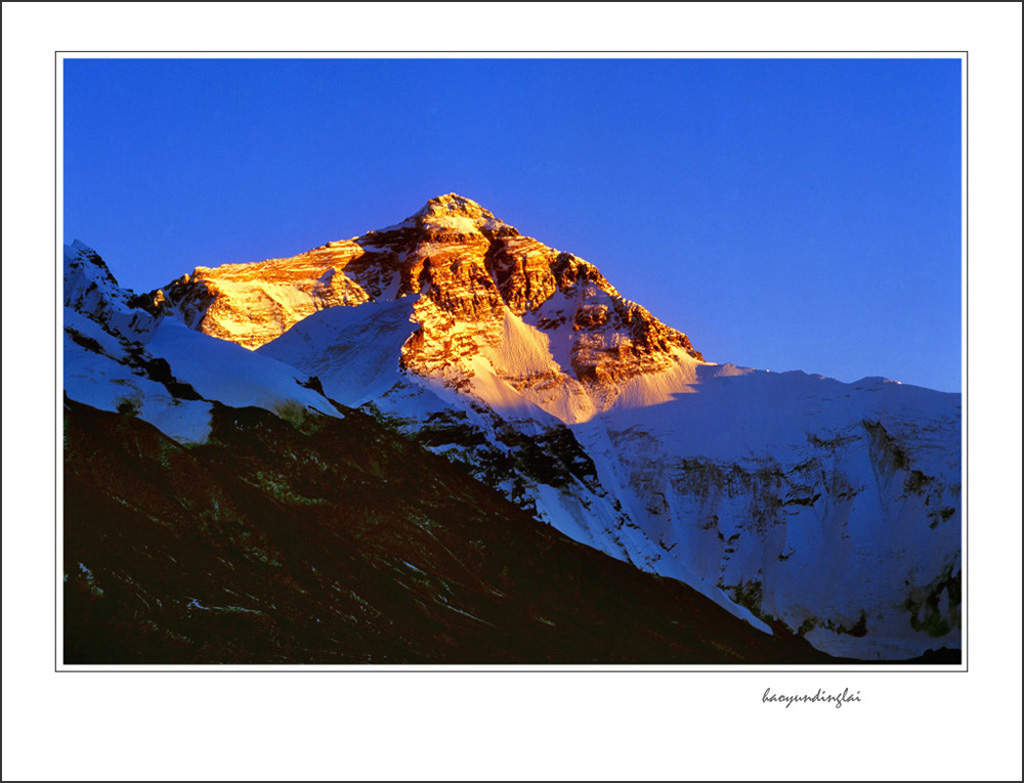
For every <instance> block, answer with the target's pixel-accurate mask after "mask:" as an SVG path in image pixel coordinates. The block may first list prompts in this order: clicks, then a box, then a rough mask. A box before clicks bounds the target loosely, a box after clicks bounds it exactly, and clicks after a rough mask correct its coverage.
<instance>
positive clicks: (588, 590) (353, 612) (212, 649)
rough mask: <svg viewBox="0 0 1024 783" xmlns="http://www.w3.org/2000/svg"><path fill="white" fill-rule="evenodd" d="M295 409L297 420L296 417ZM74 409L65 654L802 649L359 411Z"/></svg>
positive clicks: (197, 659) (482, 658)
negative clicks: (188, 417)
mask: <svg viewBox="0 0 1024 783" xmlns="http://www.w3.org/2000/svg"><path fill="white" fill-rule="evenodd" d="M300 419H301V420H300ZM293 423H294V424H295V425H297V426H293V424H289V423H288V422H285V421H283V420H281V419H279V418H277V417H275V416H273V415H271V414H269V413H267V412H265V411H262V410H259V409H255V408H245V409H236V408H227V407H223V406H218V407H217V408H216V409H215V412H214V421H213V434H212V436H211V439H210V441H209V443H207V444H205V445H202V446H192V447H184V446H181V445H179V444H177V443H176V442H174V441H172V440H170V439H169V438H167V437H165V436H164V435H163V434H161V433H160V432H159V431H158V430H157V429H155V428H154V427H152V426H151V425H149V424H147V423H145V422H143V421H140V420H138V419H136V418H134V417H132V416H131V415H127V414H113V413H107V412H103V411H99V410H96V409H94V408H91V407H88V406H85V405H81V404H79V403H76V402H73V401H70V400H66V401H65V407H64V427H65V430H64V432H65V463H64V465H65V468H64V574H65V575H64V656H65V663H106V664H110V663H152V664H167V663H269V664H280V663H465V664H469V663H634V662H635V663H751V662H756V663H767V662H771V663H804V662H817V663H823V662H827V661H829V660H831V659H829V658H828V657H827V656H825V655H824V654H822V653H820V652H817V651H815V650H814V649H812V648H811V647H810V646H809V645H808V644H806V643H805V642H804V641H803V640H802V639H800V638H798V637H794V636H789V635H783V634H781V633H779V632H777V633H776V635H775V636H774V637H773V636H768V635H766V634H762V633H760V632H758V631H756V630H755V629H753V628H752V627H750V626H749V625H748V624H746V623H745V622H743V621H741V620H738V619H736V618H735V617H733V616H732V615H730V614H729V613H727V612H726V611H724V610H723V609H721V608H720V607H718V606H717V605H715V604H714V603H712V602H711V601H709V600H707V599H706V598H704V597H703V596H701V595H700V594H698V593H696V592H695V591H694V590H692V589H691V588H689V587H687V586H686V585H684V584H682V583H681V582H678V581H675V580H672V579H666V578H659V577H656V576H652V575H650V574H647V573H643V572H641V571H639V570H637V569H636V568H634V567H633V566H631V565H629V564H627V563H623V562H620V561H617V560H613V559H612V558H610V557H608V556H606V555H603V554H601V553H599V552H597V551H595V550H593V549H590V548H589V547H586V546H583V545H581V544H578V543H575V542H573V541H571V540H570V539H568V538H567V537H565V536H564V535H562V534H561V533H559V532H558V531H556V530H555V529H553V528H550V527H546V526H544V525H542V524H541V523H538V522H537V521H536V520H534V519H532V518H530V517H529V516H528V515H527V514H526V513H524V512H523V511H521V510H519V509H518V508H516V507H515V506H513V505H512V504H511V503H509V502H508V501H506V500H505V499H504V498H503V497H501V496H500V495H499V494H498V493H497V492H494V491H492V490H490V489H489V488H488V487H486V486H484V485H483V484H480V483H479V482H477V481H475V480H474V479H472V478H470V477H469V476H468V475H466V474H465V473H464V472H463V471H462V469H461V468H459V467H458V466H456V465H453V464H451V463H449V462H448V461H447V460H445V459H444V458H442V457H440V456H437V455H433V454H430V453H428V452H426V451H424V450H423V449H421V448H420V447H418V446H415V445H414V444H412V443H411V442H409V441H407V440H405V439H403V438H401V437H400V436H397V435H395V434H394V433H392V432H390V431H389V430H387V429H385V428H384V427H382V426H381V425H379V424H378V423H377V422H375V421H374V420H373V419H372V418H369V417H367V416H364V415H362V414H359V413H356V412H354V411H353V412H349V413H347V415H346V418H345V419H344V420H333V419H328V418H327V417H321V416H316V417H310V416H308V415H307V416H305V417H304V418H303V415H302V414H300V413H296V417H295V421H294V422H293Z"/></svg>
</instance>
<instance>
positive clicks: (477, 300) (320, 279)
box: [150, 193, 702, 421]
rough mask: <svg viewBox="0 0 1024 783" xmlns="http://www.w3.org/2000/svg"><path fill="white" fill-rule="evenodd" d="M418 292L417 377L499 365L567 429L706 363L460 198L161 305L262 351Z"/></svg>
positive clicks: (206, 272)
mask: <svg viewBox="0 0 1024 783" xmlns="http://www.w3.org/2000/svg"><path fill="white" fill-rule="evenodd" d="M414 295H419V296H418V299H417V301H416V304H415V306H414V308H413V313H412V315H411V317H412V319H413V320H414V321H415V322H416V323H418V324H419V329H418V330H417V331H416V332H415V333H414V334H413V335H411V336H410V338H409V339H408V341H407V343H406V344H405V346H404V347H403V350H402V364H403V366H404V367H406V368H408V369H410V370H411V371H413V372H416V373H418V374H420V375H425V376H435V377H439V378H443V379H445V380H446V381H447V382H448V383H450V384H453V385H454V384H459V383H460V382H462V383H465V382H466V380H467V379H468V378H469V377H471V375H472V374H473V372H474V369H475V368H474V364H483V363H489V364H490V366H491V368H492V369H493V371H494V373H495V375H496V376H497V377H498V378H499V379H500V380H501V381H502V382H503V383H507V384H509V385H510V386H512V387H513V388H514V389H515V390H516V392H518V393H520V394H524V395H525V396H526V397H527V398H528V399H530V400H531V401H532V402H534V403H536V404H537V405H539V406H540V407H541V408H544V409H545V410H548V411H549V412H551V413H553V414H554V415H556V416H558V417H559V418H561V419H563V420H574V421H575V420H580V419H585V418H589V417H590V416H592V415H593V414H594V413H595V412H596V411H598V410H601V409H604V408H605V407H608V406H609V405H610V404H612V403H613V402H614V400H615V399H616V397H617V396H618V393H619V389H620V387H621V386H622V384H623V383H625V382H626V381H628V380H630V379H632V378H636V377H638V376H644V375H649V374H652V373H657V372H660V371H663V370H666V369H669V368H679V369H681V370H682V371H683V372H686V371H687V370H688V369H689V368H690V367H691V366H692V365H693V364H695V363H699V362H700V361H701V360H702V357H701V355H700V353H699V352H697V351H696V350H694V349H693V346H692V345H691V344H690V340H689V339H688V338H687V337H686V335H684V334H682V333H681V332H678V331H676V330H675V329H671V328H669V327H667V326H665V325H664V324H663V323H661V322H660V321H658V320H657V319H656V318H655V317H654V316H652V315H651V314H650V313H649V312H648V311H647V310H645V309H644V308H643V307H640V306H639V305H637V304H635V303H633V302H629V301H627V300H625V299H623V298H622V296H620V295H619V293H618V292H617V291H616V290H615V288H614V287H613V286H612V285H611V284H610V283H609V282H608V281H607V280H606V279H605V277H604V276H603V275H602V274H601V273H600V272H599V271H598V270H597V268H596V267H594V266H593V265H591V264H588V263H587V262H586V261H583V260H582V259H579V258H576V257H575V256H573V255H572V254H571V253H564V252H559V251H558V250H554V249H552V248H550V247H547V246H546V245H544V244H542V243H540V242H538V241H537V240H535V239H531V238H530V237H526V236H523V235H522V234H520V233H519V232H518V231H517V230H516V229H515V228H513V227H512V226H509V225H507V224H505V223H503V222H502V221H500V220H498V219H497V218H495V217H494V215H493V214H491V213H490V212H489V211H487V210H486V209H484V208H482V207H481V206H480V205H479V204H477V203H476V202H474V201H471V200H469V199H466V198H463V197H462V196H458V195H456V194H454V193H451V194H448V195H445V196H440V197H438V198H435V199H431V200H430V201H429V202H427V204H426V206H425V207H423V209H421V210H420V211H419V212H417V213H416V214H415V215H413V216H412V217H410V218H408V219H406V220H404V221H403V222H401V223H399V224H398V225H395V226H391V227H389V228H386V229H383V230H381V231H370V232H368V233H366V234H364V235H363V236H361V237H357V238H354V239H350V240H347V241H342V242H328V243H327V244H326V245H323V246H321V247H318V248H316V249H314V250H310V251H309V252H306V253H302V254H300V255H298V256H295V257H293V258H286V259H275V260H270V261H264V262H261V263H257V264H229V265H226V266H221V267H217V268H216V269H208V268H205V267H198V268H196V269H195V271H194V272H193V273H192V274H190V275H185V276H184V277H182V278H179V279H178V280H175V281H174V282H172V283H171V284H169V285H168V286H166V287H164V288H163V289H161V290H158V291H155V292H153V293H152V294H151V295H150V300H151V301H152V302H153V303H154V304H156V305H159V304H160V303H163V302H166V304H167V305H169V306H171V307H173V308H174V309H175V310H176V312H177V313H178V314H179V315H180V317H181V318H182V319H183V320H184V321H185V323H187V324H188V325H189V326H191V327H192V328H194V329H197V330H199V331H202V332H205V333H206V334H209V335H212V336H214V337H219V338H222V339H225V340H230V341H232V342H236V343H238V344H239V345H243V346H245V347H247V348H258V347H259V346H261V345H264V344H266V343H268V342H270V341H271V340H273V339H275V338H276V337H278V336H280V335H281V334H283V333H284V332H285V331H287V330H288V329H290V328H291V327H292V326H294V325H295V324H296V323H298V322H299V321H301V320H302V319H304V318H306V317H308V316H309V315H311V314H313V313H315V312H317V311H318V310H322V309H325V308H329V307H335V306H339V305H349V306H352V305H360V304H363V303H366V302H391V301H396V300H399V299H401V298H403V297H408V296H414ZM562 387H565V389H568V394H562V393H560V392H562ZM553 388H555V389H558V391H559V393H557V394H554V395H552V394H550V390H551V389H553Z"/></svg>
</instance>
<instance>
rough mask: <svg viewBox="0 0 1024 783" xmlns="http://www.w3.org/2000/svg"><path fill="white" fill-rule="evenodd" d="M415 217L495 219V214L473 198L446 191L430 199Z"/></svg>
mask: <svg viewBox="0 0 1024 783" xmlns="http://www.w3.org/2000/svg"><path fill="white" fill-rule="evenodd" d="M414 217H418V218H428V219H429V218H470V219H472V220H480V219H487V220H494V215H493V214H492V213H491V212H490V211H489V210H486V209H484V208H483V207H482V206H480V205H479V204H477V203H476V202H475V201H473V199H470V198H466V197H465V196H460V195H459V194H458V193H445V194H444V195H442V196H436V197H434V198H432V199H430V201H428V202H427V203H426V204H425V205H424V207H423V209H421V210H420V211H419V212H417V213H416V214H415V215H414Z"/></svg>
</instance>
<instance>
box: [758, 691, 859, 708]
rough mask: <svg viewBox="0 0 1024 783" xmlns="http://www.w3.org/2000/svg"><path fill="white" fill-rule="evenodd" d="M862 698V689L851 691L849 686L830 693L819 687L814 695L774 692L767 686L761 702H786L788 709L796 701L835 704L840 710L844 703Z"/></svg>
mask: <svg viewBox="0 0 1024 783" xmlns="http://www.w3.org/2000/svg"><path fill="white" fill-rule="evenodd" d="M860 700H861V698H860V691H855V692H853V693H851V692H850V689H849V688H843V692H842V693H829V692H828V691H825V690H824V689H822V688H818V690H817V692H816V693H814V694H813V695H811V694H809V693H794V694H782V693H772V689H771V688H765V689H764V694H763V695H762V696H761V702H762V703H763V704H785V705H786V709H787V710H788V709H789V708H790V707H792V706H793V705H794V704H796V703H801V704H805V703H809V704H833V705H835V708H836V709H837V710H838V709H839V708H840V707H842V706H843V705H844V704H850V703H852V702H858V701H860Z"/></svg>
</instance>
